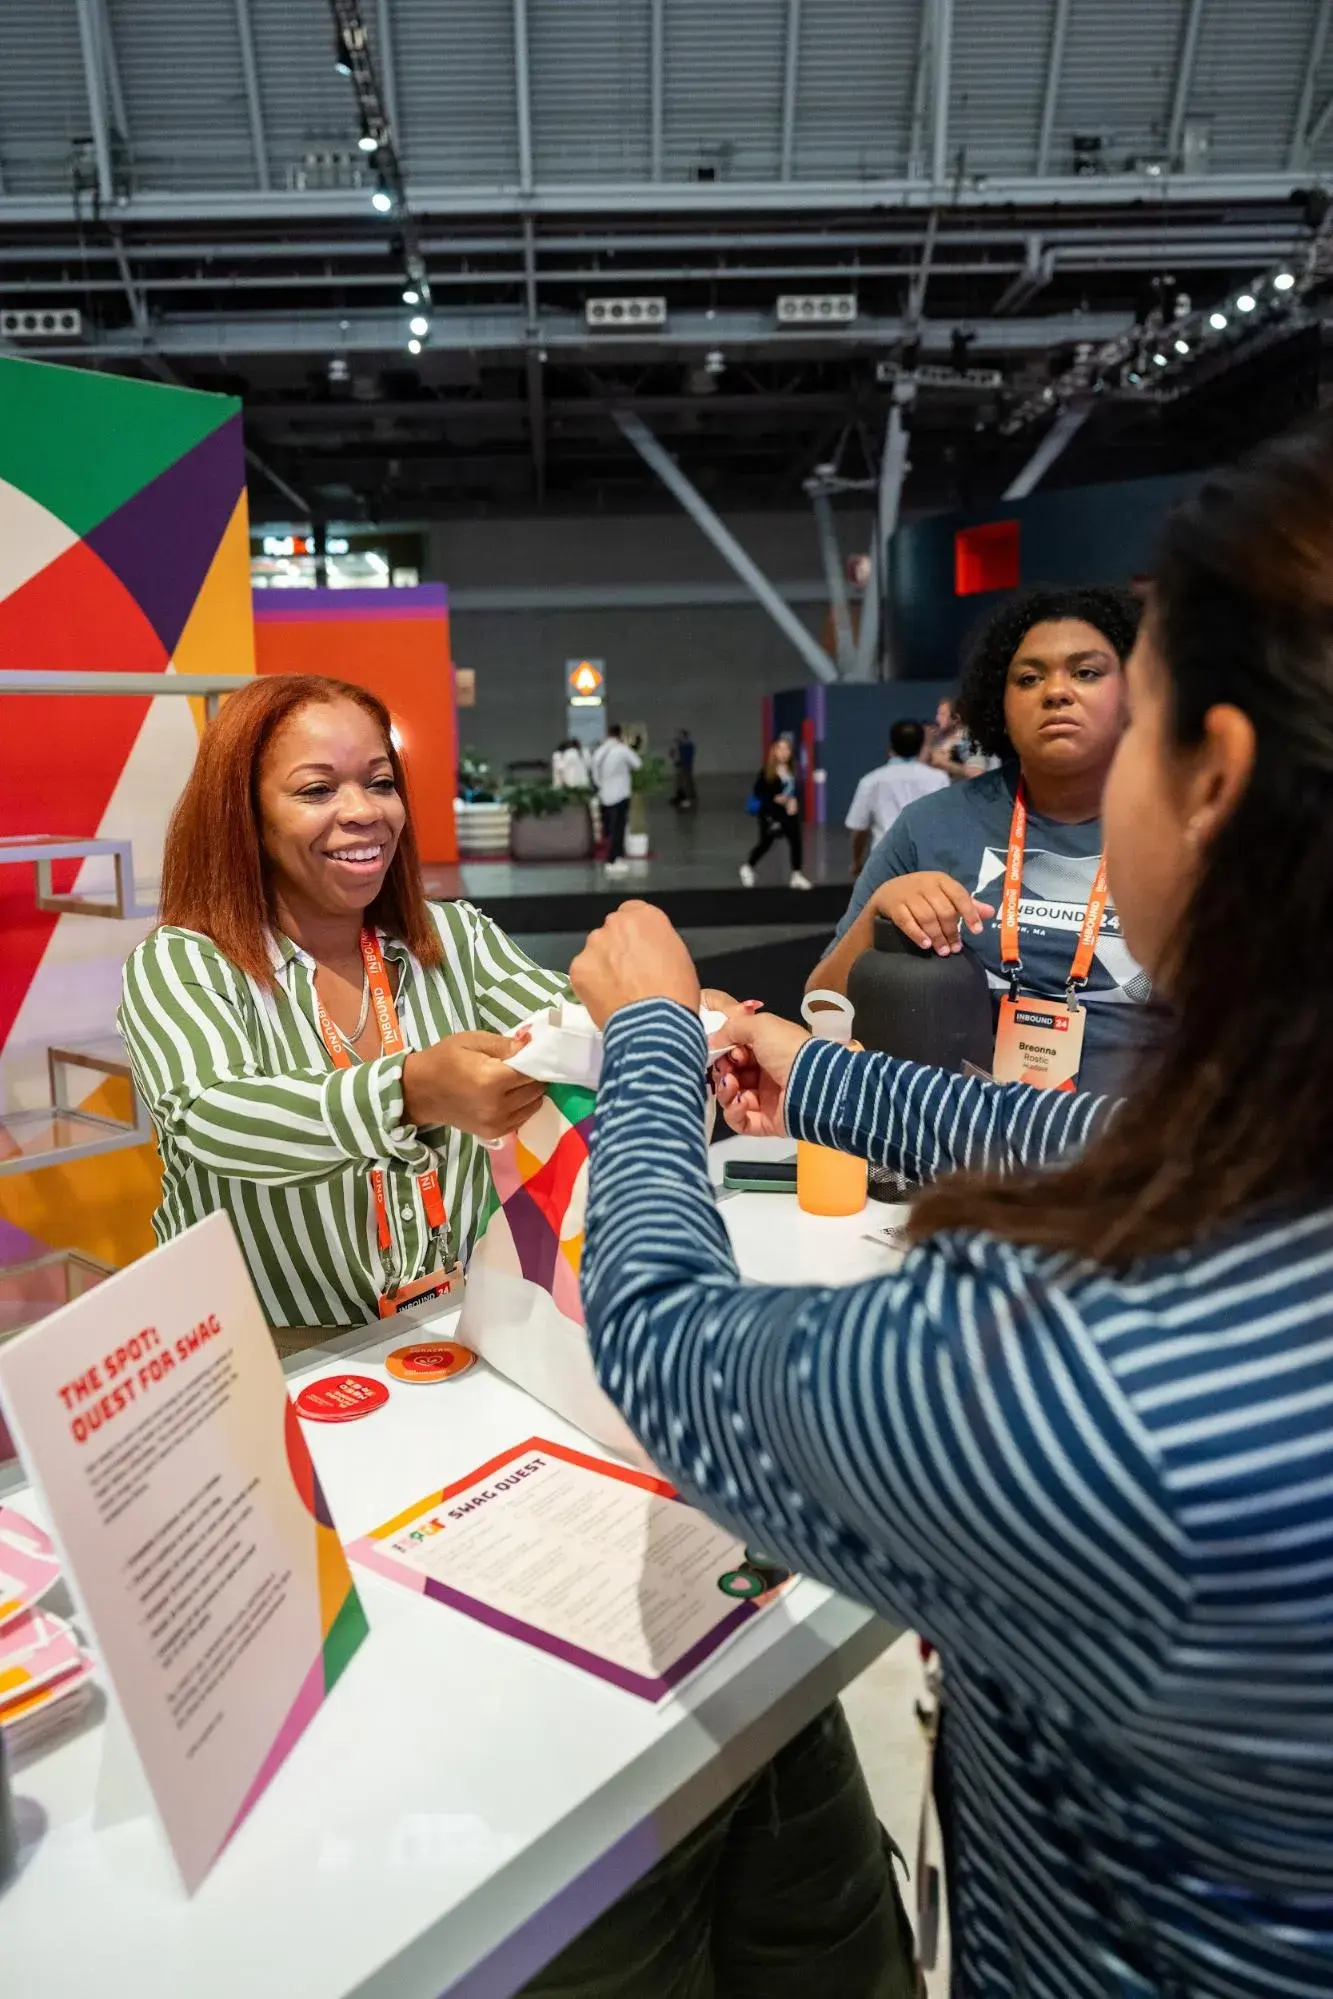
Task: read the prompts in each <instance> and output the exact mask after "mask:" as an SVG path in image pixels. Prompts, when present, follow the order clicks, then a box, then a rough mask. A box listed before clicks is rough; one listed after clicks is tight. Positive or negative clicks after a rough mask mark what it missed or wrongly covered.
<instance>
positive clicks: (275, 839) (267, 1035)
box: [120, 679, 911, 1999]
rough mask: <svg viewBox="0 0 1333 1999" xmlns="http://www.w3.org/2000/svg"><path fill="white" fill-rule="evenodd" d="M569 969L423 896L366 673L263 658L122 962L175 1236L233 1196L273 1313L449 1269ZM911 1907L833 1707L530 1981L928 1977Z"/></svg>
mask: <svg viewBox="0 0 1333 1999" xmlns="http://www.w3.org/2000/svg"><path fill="white" fill-rule="evenodd" d="M566 991H567V988H566V986H565V982H564V980H563V979H561V978H559V977H558V976H557V975H556V974H555V973H553V972H545V971H542V970H540V969H539V968H538V967H537V966H536V965H534V964H533V963H532V962H531V961H530V960H529V959H527V958H526V957H524V955H523V953H522V952H521V951H518V950H516V949H515V947H514V945H513V944H511V943H510V941H509V939H508V938H507V937H506V936H505V935H504V933H503V931H501V930H499V929H498V928H497V927H496V925H495V924H494V923H492V922H490V921H489V919H488V918H486V917H484V916H482V915H481V914H480V912H479V911H477V910H475V909H472V908H471V907H470V906H469V905H468V904H467V903H428V902H427V901H426V900H425V898H424V896H423V894H422V890H421V882H420V870H419V866H418V860H417V850H416V842H415V840H414V838H413V834H412V820H411V815H410V813H409V810H408V804H407V792H406V787H405V785H404V781H403V770H402V765H401V764H400V762H399V759H398V754H397V751H396V750H395V748H394V744H393V738H392V736H391V734H390V730H389V717H388V715H387V713H386V712H385V710H384V708H383V707H382V706H381V704H380V703H379V702H378V701H376V700H375V699H374V697H373V696H372V695H370V694H367V693H365V692H364V691H363V690H362V689H361V688H359V687H349V686H345V685H343V684H342V683H340V682H338V681H333V680H319V679H289V680H279V679H271V680H257V681H254V682H252V683H251V684H250V685H249V686H247V687H244V688H243V689H242V690H241V691H240V692H239V693H236V694H233V695H231V696H230V697H229V699H228V700H227V702H226V704H225V705H224V707H223V709H222V712H221V713H220V714H219V715H218V717H217V719H216V720H215V721H213V722H212V723H210V724H209V727H208V728H207V729H206V730H205V732H204V737H203V741H202V742H201V744H200V746H199V755H198V758H197V760H196V762H195V767H194V770H193V773H192V774H191V777H190V781H189V783H188V784H187V785H186V787H185V790H184V792H183V793H182V795H181V799H180V803H179V804H178V805H177V807H176V812H175V816H174V817H173V819H172V822H171V827H170V830H169V832H168V835H167V846H166V854H165V857H164V872H163V882H162V923H161V926H160V928H159V929H157V930H156V931H154V933H153V935H152V936H151V937H149V938H148V939H147V941H146V942H145V943H143V944H141V945H140V946H139V948H138V950H137V951H136V952H135V953H134V955H133V956H132V957H131V959H130V961H129V964H128V965H127V966H126V968H125V991H124V999H123V1002H122V1005H121V1011H120V1025H121V1032H122V1033H123V1034H124V1037H125V1040H126V1043H127V1045H128V1047H129V1050H130V1056H131V1060H132V1062H133V1065H134V1073H135V1079H136V1081H137V1083H138V1086H139V1089H140V1091H141V1093H142V1095H143V1097H144V1100H145V1102H146V1103H147V1105H148V1108H149V1111H150V1113H151V1115H152V1119H153V1123H154V1125H155V1126H156V1128H157V1133H158V1142H159V1145H160V1147H161V1152H162V1166H163V1184H162V1205H161V1207H160V1208H159V1210H158V1213H157V1216H156V1218H155V1226H156V1229H157V1234H158V1237H159V1239H160V1240H162V1241H166V1240H168V1239H169V1238H170V1237H172V1236H174V1235H178V1234H179V1233H180V1232H181V1230H182V1229H185V1228H188V1227H189V1225H190V1224H191V1223H192V1222H196V1221H198V1220H199V1219H200V1218H201V1217H202V1216H204V1215H206V1214H211V1213H213V1212H215V1211H216V1210H217V1209H219V1208H221V1209H223V1210H224V1211H225V1212H226V1213H227V1214H229V1215H230V1216H231V1219H232V1222H233V1224H234V1225H235V1228H236V1233H237V1235H238V1236H239V1238H240V1241H241V1245H242V1248H243V1249H244V1251H245V1255H246V1259H247V1261H248V1263H249V1266H250V1271H251V1274H252V1276H253V1278H254V1281H255V1286H256V1289H257V1290H258V1292H259V1295H260V1298H261V1300H262V1301H263V1304H264V1309H265V1311H266V1312H267V1314H268V1317H269V1321H270V1323H271V1324H272V1325H273V1326H275V1327H281V1326H291V1325H330V1326H332V1325H346V1324H349V1323H352V1324H355V1323H357V1322H360V1321H365V1320H367V1319H372V1318H373V1317H374V1316H375V1313H376V1310H377V1309H378V1310H380V1311H391V1310H393V1309H394V1308H395V1306H396V1305H397V1304H399V1303H401V1302H403V1301H404V1300H405V1299H407V1298H411V1297H416V1296H429V1295H430V1294H431V1292H432V1290H438V1289H439V1288H440V1287H441V1286H442V1285H443V1284H446V1283H447V1278H448V1271H449V1269H450V1267H451V1266H452V1265H453V1264H454V1263H455V1262H457V1261H459V1260H461V1259H462V1258H463V1257H464V1256H465V1255H466V1253H467V1250H468V1247H469V1243H470V1239H471V1236H472V1234H473V1232H474V1230H475V1226H476V1221H477V1218H478V1215H479V1213H480V1212H481V1209H482V1203H483V1201H484V1199H485V1195H486V1187H487V1168H486V1161H485V1157H484V1154H483V1153H482V1151H481V1149H480V1148H479V1147H478V1145H477V1142H476V1141H477V1140H478V1139H483V1140H484V1139H488V1138H494V1137H498V1136H499V1135H500V1134H502V1133H504V1132H509V1131H513V1130H514V1129H515V1128H516V1127H517V1126H518V1125H520V1124H521V1123H522V1122H523V1120H524V1118H526V1117H527V1116H528V1114H529V1112H530V1111H531V1110H532V1108H533V1106H534V1105H535V1104H536V1102H537V1100H538V1099H539V1098H540V1096H541V1094H542V1085H541V1084H539V1083H533V1082H530V1081H529V1080H528V1078H526V1077H524V1076H520V1075H518V1074H516V1073H515V1071H514V1070H512V1069H510V1068H508V1067H506V1064H505V1059H504V1058H505V1057H506V1056H507V1055H508V1054H509V1053H510V1052H511V1051H512V1049H513V1047H514V1045H515V1044H514V1042H513V1041H512V1040H511V1039H510V1038H509V1036H510V1034H511V1033H512V1030H513V1029H514V1028H516V1027H517V1026H518V1025H519V1024H520V1023H521V1022H522V1021H523V1020H524V1019H526V1018H527V1017H528V1016H529V1015H531V1014H532V1013H534V1012H536V1011H537V1010H538V1009H540V1008H541V1007H542V1006H545V1005H548V1004H550V1002H551V1001H552V1000H554V999H557V998H559V997H561V996H563V995H564V994H565V992H566ZM713 997H715V998H722V999H725V998H726V996H725V995H714V996H713ZM729 1004H730V1006H732V1007H734V1005H735V1002H734V1001H731V1002H729ZM779 1904H783V1905H789V1906H783V1907H781V1908H779ZM905 1926H906V1919H905V1917H904V1916H903V1913H902V1910H901V1906H900V1903H899V1900H898V1896H897V1891H896V1888H895V1886H894V1881H893V1871H892V1865H891V1862H890V1860H889V1857H888V1850H887V1846H886V1844H885V1842H884V1839H883V1836H882V1835H881V1833H880V1830H879V1827H878V1825H877V1824H876V1822H875V1816H874V1811H873V1809H872V1807H871V1803H870V1799H869V1796H868V1794H867V1791H866V1788H865V1781H864V1779H863V1777H862V1775H861V1771H860V1769H859V1767H858V1765H857V1761H856V1754H855V1751H854V1749H853V1748H852V1744H851V1741H850V1738H849V1736H848V1732H847V1725H846V1723H845V1721H844V1720H843V1718H842V1715H841V1713H840V1712H839V1711H838V1710H836V1709H830V1710H828V1711H827V1712H826V1713H825V1714H823V1715H821V1716H819V1717H817V1718H816V1720H815V1721H813V1722H811V1723H810V1724H809V1725H808V1727H806V1728H805V1729H803V1730H802V1731H801V1733H800V1734H799V1735H798V1736H796V1738H795V1739H794V1740H793V1741H792V1742H790V1743H789V1744H788V1745H787V1747H786V1748H785V1749H784V1750H783V1751H782V1752H781V1753H780V1754H779V1755H778V1756H777V1757H776V1758H775V1759H774V1761H773V1762H771V1763H770V1764H768V1765H767V1766H766V1767H765V1768H764V1769H763V1770H762V1771H761V1772H760V1773H759V1774H758V1775H756V1776H754V1777H752V1778H750V1780H749V1781H748V1782H747V1783H746V1784H744V1785H743V1786H742V1788H741V1789H740V1790H739V1791H738V1792H736V1793H735V1795H734V1796H733V1797H731V1798H729V1799H728V1800H727V1801H726V1802H725V1804H723V1805H721V1806H719V1807H718V1808H717V1810H715V1811H714V1812H713V1813H712V1814H711V1815H710V1816H709V1817H708V1818H707V1819H705V1821H704V1822H703V1824H702V1825H701V1826H699V1827H697V1828H696V1829H695V1830H694V1832H692V1833H691V1834H690V1835H689V1836H688V1837H687V1838H686V1839H685V1840H683V1841H681V1842H680V1844H679V1845H677V1846H676V1848H675V1849H674V1851H673V1852H672V1853H670V1854H669V1855H668V1857H667V1858H666V1859H665V1860H664V1861H663V1862H662V1863H661V1864H660V1865H659V1866H657V1867H655V1868H653V1869H651V1870H650V1871H649V1872H648V1873H647V1874H646V1875H645V1876H644V1877H643V1879H642V1880H640V1881H639V1882H637V1883H636V1885H635V1886H634V1887H633V1888H632V1889H631V1891H630V1892H629V1894H628V1895H627V1896H625V1897H624V1898H623V1899H622V1901H621V1902H619V1903H618V1904H616V1905H615V1906H614V1907H613V1908H611V1909H610V1910H608V1911H607V1912H606V1913H605V1914H604V1915H603V1916H602V1917H601V1918H600V1919H599V1920H598V1921H597V1922H595V1923H594V1924H593V1925H592V1927H591V1928H590V1929H589V1930H587V1931H585V1933H584V1935H583V1936H582V1937H581V1938H579V1939H578V1940H577V1941H576V1942H575V1943H574V1944H573V1945H571V1946H570V1948H569V1949H568V1950H567V1951H565V1952H564V1953H563V1954H562V1955H561V1957H560V1958H559V1959H558V1960H557V1962H556V1964H555V1965H553V1966H551V1967H550V1968H549V1969H548V1970H547V1971H545V1972H543V1973H541V1974H540V1975H539V1976H538V1978H537V1980H536V1983H535V1984H534V1985H532V1986H531V1987H529V1988H525V1989H527V1990H529V1991H530V1992H531V1993H533V1994H534V1995H535V1994H537V1993H541V1994H542V1995H544V1999H667V1995H668V1994H670V1995H672V1999H684V1995H686V1994H687V1993H691V1994H692V1993H696V1992H697V1993H700V1994H702V1993H703V1992H704V1991H705V1990H706V1991H708V1992H712V1991H713V1990H714V1989H715V1986H714V1978H713V1965H714V1964H715V1963H716V1964H717V1965H718V1966H719V1967H725V1969H726V1977H727V1984H726V1989H727V1990H728V1991H732V1992H736V1993H739V1992H741V1991H742V1990H744V1991H747V1992H748V1991H754V1992H759V1991H761V1990H762V1992H763V1993H764V1995H765V1999H788V1995H796V1994H798V1993H804V1992H806V1991H820V1992H829V1993H833V1992H835V1991H836V1992H837V1993H838V1994H839V1999H906V1994H907V1993H908V1991H909V1990H910V1982H911V1981H910V1970H909V1966H908V1955H909V1946H908V1944H907V1943H906V1942H905V1940H904V1939H905ZM686 1965H688V1967H689V1968H688V1969H686V1970H684V1971H683V1970H682V1967H683V1966H686ZM821 1978H822V1979H823V1981H824V1982H823V1983H820V1982H819V1981H820V1980H821ZM682 1979H683V1980H684V1982H682ZM716 1989H721V1988H720V1987H719V1988H716Z"/></svg>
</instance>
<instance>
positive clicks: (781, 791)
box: [741, 736, 810, 888]
mask: <svg viewBox="0 0 1333 1999" xmlns="http://www.w3.org/2000/svg"><path fill="white" fill-rule="evenodd" d="M751 799H752V810H753V811H754V812H755V814H756V816H757V818H758V820H759V838H758V839H757V840H756V841H755V843H754V846H753V847H752V848H751V849H750V852H749V854H748V856H747V857H746V859H745V860H744V861H743V862H742V863H741V880H742V881H743V882H744V883H745V886H746V887H747V888H753V887H754V871H755V869H756V867H757V866H758V865H759V863H760V861H762V860H763V858H764V855H765V854H766V853H767V852H768V850H769V848H770V847H771V846H772V845H773V842H774V841H775V840H778V839H782V840H785V841H786V842H787V852H788V853H789V854H790V855H791V883H790V886H791V887H792V888H809V886H810V884H809V882H808V881H807V880H806V878H805V876H804V875H803V874H802V873H801V860H802V851H803V850H802V846H801V801H800V798H799V796H798V794H797V789H796V765H795V763H794V762H793V759H792V753H791V744H790V743H789V742H788V741H787V738H786V737H785V736H779V737H778V740H777V741H776V742H775V743H774V744H772V746H771V747H770V749H769V752H768V755H767V756H766V757H765V758H764V767H763V769H762V770H761V771H760V773H759V775H758V777H757V778H756V779H755V781H754V791H753V792H752V793H751Z"/></svg>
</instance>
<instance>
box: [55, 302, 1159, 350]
mask: <svg viewBox="0 0 1333 1999" xmlns="http://www.w3.org/2000/svg"><path fill="white" fill-rule="evenodd" d="M1133 324H1134V322H1133V318H1132V315H1131V314H1129V313H1126V312H1077V313H1056V314H1052V315H1051V316H1049V317H1043V318H1037V319H1023V318H1015V319H969V321H968V325H969V326H970V327H971V328H972V329H973V330H974V331H975V333H976V336H977V338H976V351H977V352H978V353H1010V354H1028V353H1034V352H1042V351H1045V350H1046V349H1047V348H1049V347H1056V346H1061V345H1063V344H1065V343H1066V342H1068V341H1073V340H1091V341H1094V342H1102V341H1107V340H1113V339H1116V338H1118V337H1119V336H1121V335H1123V334H1125V333H1128V332H1129V331H1130V329H1131V327H1132V326H1133ZM956 325H957V321H956V320H955V319H953V318H945V319H938V320H929V319H927V320H923V321H921V322H920V324H919V325H918V326H917V327H916V328H915V329H914V331H915V332H916V333H917V334H919V336H920V338H921V342H922V347H923V350H924V352H925V353H926V354H931V355H933V354H941V355H943V354H948V353H949V352H950V342H951V338H952V335H953V332H954V329H955V327H956ZM907 328H908V322H907V321H906V320H904V319H902V318H899V317H896V316H895V317H891V318H890V317H885V318H872V317H870V316H869V315H862V317H861V318H860V319H859V320H858V321H857V322H856V323H855V324H854V325H852V326H849V327H839V328H833V327H809V328H805V327H802V328H793V329H791V330H785V329H784V330H783V331H782V332H779V331H778V330H777V329H776V327H775V326H774V324H773V318H772V315H771V313H768V312H761V311H747V310H743V309H733V308H729V307H728V308H724V307H719V308H717V309H716V310H715V311H714V312H713V313H712V314H711V316H710V315H709V314H708V313H705V312H703V311H694V312H679V313H674V314H673V315H672V318H671V320H670V322H669V323H668V325H667V327H666V328H665V329H663V330H662V331H659V332H656V333H654V334H652V335H651V336H649V335H643V336H640V335H632V336H629V337H624V336H617V335H609V336H607V337H605V338H602V337H599V336H596V335H592V334H590V333H589V331H588V328H587V325H586V324H585V322H584V319H583V316H582V314H577V313H572V312H568V311H555V310H548V311H546V312H545V313H543V316H542V324H541V331H540V335H539V339H540V344H541V346H542V347H543V348H547V349H551V350H553V351H554V350H558V351H559V352H561V353H563V354H568V353H576V354H578V355H580V356H588V355H594V356H596V357H598V358H600V359H601V360H602V361H607V360H610V359H612V358H619V359H622V360H642V359H644V358H647V359H649V360H652V359H660V358H663V357H666V356H668V355H671V356H681V357H686V356H689V355H691V354H698V353H700V352H705V351H707V349H708V348H710V347H719V346H720V347H723V348H736V349H737V350H740V349H742V348H745V349H753V350H754V352H755V353H756V354H759V355H761V356H764V357H767V358H771V359H778V358H780V357H782V356H784V355H788V356H791V357H793V358H796V357H805V356H811V355H822V354H843V353H848V352H851V353H862V354H866V355H875V354H877V353H878V352H879V351H880V350H883V349H887V348H889V347H892V346H894V345H896V344H897V343H898V342H899V341H901V340H902V338H903V336H904V333H905V332H906V331H907ZM154 341H155V345H156V347H157V349H158V351H159V352H160V353H162V354H179V355H188V354H211V355H241V354H316V355H324V356H327V355H328V354H330V353H332V352H334V351H337V352H341V353H348V354H350V353H358V354H379V353H389V354H395V355H396V354H400V353H401V351H402V344H403V326H402V314H401V310H399V311H383V312H356V311H353V310H346V311H343V312H341V313H340V312H337V311H336V310H330V311H327V312H323V313H304V312H284V313H281V314H263V313H259V314H250V315H244V314H227V313H223V314H218V315H210V314H199V315H197V316H196V315H193V314H180V315H174V314H172V315H165V316H164V317H163V318H162V319H161V320H160V321H159V322H158V323H157V325H156V327H155V328H154ZM529 344H530V342H529V335H528V326H527V314H526V312H525V311H524V310H523V309H522V308H521V307H512V306H511V307H496V308H493V309H491V310H489V311H471V310H467V309H463V310H458V309H447V308H446V309H439V310H437V311H436V313H435V316H434V321H433V324H432V330H431V346H432V348H435V349H437V350H439V351H441V352H445V353H450V352H458V351H459V350H467V349H469V348H475V349H477V350H478V351H479V352H487V353H506V354H521V353H524V352H525V351H526V349H527V347H528V345H529ZM22 351H23V352H24V353H26V354H38V355H41V356H43V357H44V358H48V359H54V360H61V359H66V358H72V357H74V356H78V355H114V354H137V353H138V351H139V343H138V340H137V338H136V337H134V336H132V335H128V334H127V330H126V329H125V328H115V327H111V328H106V329H102V330H99V331H96V332H94V333H92V334H91V335H85V337H84V338H83V339H81V340H61V341H48V342H45V343H43V342H40V341H33V342H28V341H25V342H24V343H23V349H22Z"/></svg>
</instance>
